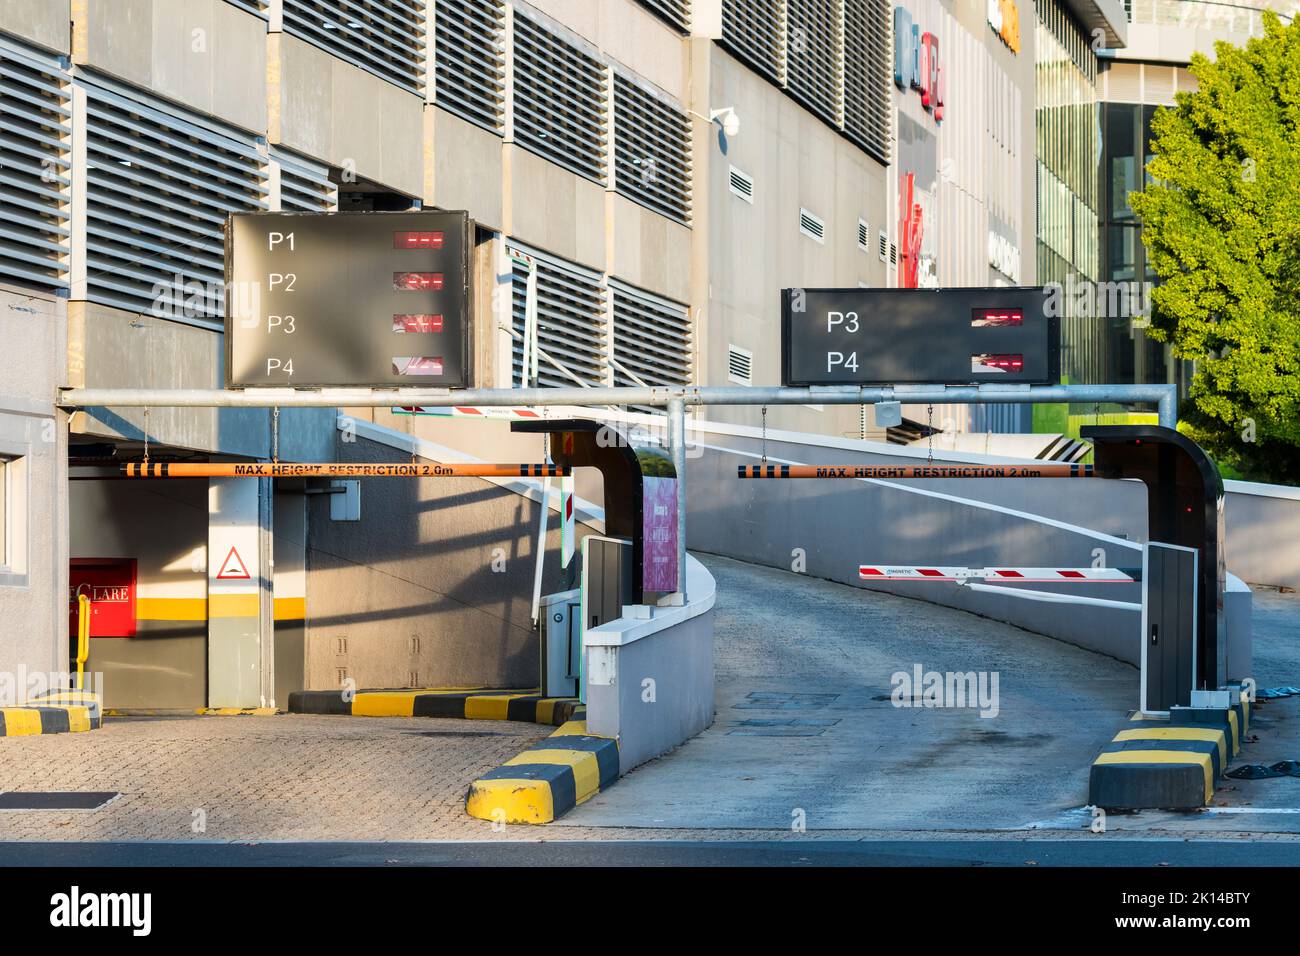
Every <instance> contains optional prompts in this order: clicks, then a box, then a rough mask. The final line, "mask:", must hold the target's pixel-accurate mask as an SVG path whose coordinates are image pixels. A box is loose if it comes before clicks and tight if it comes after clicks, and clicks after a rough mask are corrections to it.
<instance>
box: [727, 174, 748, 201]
mask: <svg viewBox="0 0 1300 956" xmlns="http://www.w3.org/2000/svg"><path fill="white" fill-rule="evenodd" d="M729 175H730V178H731V191H732V193H733V194H735V195H737V196H739V197H740V198H741V199H743V200H745V202H747V203H753V201H754V177H753V176H751V175H749V173H746V172H743V171H741V170H739V169H737V168H736V167H735V166H732V167H731V169H730V172H729Z"/></svg>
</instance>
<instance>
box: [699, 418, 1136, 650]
mask: <svg viewBox="0 0 1300 956" xmlns="http://www.w3.org/2000/svg"><path fill="white" fill-rule="evenodd" d="M710 441H711V443H714V444H726V446H727V447H728V449H730V450H723V451H712V452H709V453H707V454H705V455H703V456H701V457H699V458H694V459H690V460H689V461H688V480H689V486H688V487H689V494H688V502H689V504H690V512H689V515H688V521H687V529H688V539H689V544H690V547H691V548H692V549H695V550H701V551H708V552H713V553H716V554H722V555H727V556H730V557H736V558H740V559H742V560H746V561H752V562H754V563H757V564H763V565H767V566H769V567H775V568H781V569H784V570H802V572H803V573H806V574H810V575H813V576H815V577H820V578H826V579H828V580H831V581H838V582H840V583H843V584H849V585H853V586H856V587H864V586H865V585H863V583H862V582H861V581H860V580H859V578H858V566H859V565H860V564H864V563H882V564H901V565H918V564H945V565H955V566H970V567H985V566H990V565H993V566H998V565H1002V566H1014V565H1020V566H1031V567H1033V566H1038V567H1043V566H1052V565H1057V566H1061V567H1089V566H1091V565H1093V564H1094V562H1098V563H1099V564H1101V565H1102V566H1106V567H1134V566H1138V565H1140V564H1141V549H1140V547H1138V546H1137V542H1139V541H1140V540H1142V539H1143V538H1145V505H1146V489H1145V487H1144V486H1143V485H1142V484H1141V483H1138V482H1113V481H1087V482H1084V481H1077V482H1071V481H1069V480H1061V479H1038V480H1029V479H1026V480H1023V481H1021V480H1014V481H1013V480H991V481H979V480H947V481H938V480H936V481H924V482H922V481H909V482H901V481H900V482H893V483H889V482H876V481H852V480H839V481H832V480H816V479H809V480H786V481H781V480H761V479H760V480H744V481H742V480H739V479H737V478H736V465H738V464H751V463H753V462H754V461H755V460H756V457H757V453H758V451H759V446H758V443H757V442H754V441H752V440H749V439H746V438H743V437H740V436H730V435H729V436H716V435H715V436H710ZM767 451H768V454H769V456H771V457H772V458H774V459H776V460H778V461H780V460H786V461H797V462H812V463H822V464H825V463H829V462H831V461H832V460H834V461H836V462H838V463H840V464H914V463H915V458H914V457H904V456H890V455H888V454H884V453H880V452H874V451H847V450H843V449H833V448H832V449H828V448H820V447H816V446H807V445H795V444H793V443H783V442H773V441H770V440H769V441H768V443H767ZM1093 524H1097V525H1100V526H1102V527H1106V528H1108V529H1114V530H1115V531H1120V532H1121V533H1123V534H1125V535H1126V536H1127V539H1128V540H1124V539H1120V538H1118V537H1113V536H1112V535H1110V534H1107V533H1105V532H1100V531H1097V532H1094V531H1090V530H1089V528H1088V526H1089V525H1093ZM1121 529H1122V530H1121ZM872 587H873V588H875V589H879V590H885V591H889V592H892V593H895V594H900V595H903V596H906V597H914V598H920V599H922V600H928V601H932V602H934V603H937V604H943V605H946V606H949V607H955V608H960V609H962V610H968V611H974V612H975V613H978V614H983V615H985V616H987V617H991V618H993V619H995V620H1002V621H1006V622H1008V623H1011V624H1015V625H1017V626H1020V627H1024V628H1026V629H1028V630H1032V631H1036V632H1038V633H1041V634H1046V635H1048V636H1051V637H1055V638H1058V639H1060V640H1064V641H1068V642H1069V643H1072V644H1077V645H1079V646H1082V647H1086V648H1089V649H1092V650H1097V651H1100V652H1102V653H1105V654H1108V655H1110V656H1112V657H1116V658H1118V659H1120V660H1124V661H1128V662H1130V663H1134V662H1136V660H1137V656H1138V651H1139V643H1138V635H1139V630H1140V620H1139V617H1138V615H1137V614H1136V613H1133V612H1129V611H1123V610H1114V609H1107V608H1091V607H1090V608H1088V609H1087V610H1086V613H1081V608H1079V607H1078V606H1072V605H1060V604H1045V603H1041V602H1031V601H1025V600H1017V599H1015V598H1010V597H1003V596H1000V595H987V594H983V593H979V592H972V591H969V590H968V589H966V588H962V587H959V586H957V585H955V584H947V583H922V584H909V583H907V582H891V583H889V584H880V585H873V586H872ZM1024 587H1035V586H1033V585H1025V586H1024ZM1069 593H1071V594H1079V595H1087V596H1093V597H1105V598H1110V599H1113V600H1117V601H1125V602H1138V601H1140V600H1141V592H1140V585H1136V584H1110V585H1076V586H1073V589H1072V590H1071V591H1070V592H1069Z"/></svg>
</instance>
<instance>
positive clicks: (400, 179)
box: [267, 33, 424, 197]
mask: <svg viewBox="0 0 1300 956" xmlns="http://www.w3.org/2000/svg"><path fill="white" fill-rule="evenodd" d="M268 50H269V52H268V54H267V56H268V58H269V61H268V65H269V70H270V76H271V83H270V84H269V88H268V94H269V97H270V114H269V125H270V129H269V133H268V138H269V139H270V141H271V142H272V143H277V144H282V145H284V146H288V147H290V148H292V149H296V150H298V151H300V152H303V153H306V154H307V155H308V156H315V157H317V158H319V159H323V160H325V161H327V162H328V163H329V164H330V165H332V166H338V167H342V168H344V169H345V170H347V171H349V172H351V173H352V174H354V175H356V176H359V177H361V178H364V179H368V180H371V181H373V182H375V183H378V184H380V185H382V186H387V187H389V188H390V189H393V190H396V191H397V192H402V193H406V194H407V195H410V196H412V197H416V196H419V195H421V192H422V190H423V188H424V169H423V158H424V144H423V122H424V121H423V113H424V101H423V99H422V98H421V97H420V96H418V95H417V94H415V93H408V92H407V91H405V90H402V89H399V88H398V87H396V86H394V85H393V84H391V83H388V82H386V81H384V80H381V79H380V78H379V77H377V76H374V75H373V74H371V73H368V72H366V71H365V70H363V69H361V68H360V67H355V66H353V65H352V64H350V63H347V62H346V61H344V60H340V59H338V58H337V57H334V56H331V55H330V54H328V53H326V52H325V51H324V50H321V49H319V48H318V47H315V46H312V45H311V44H310V43H307V42H305V41H303V40H299V39H298V38H297V37H294V36H290V35H288V34H286V33H272V34H271V35H270V38H269V44H268Z"/></svg>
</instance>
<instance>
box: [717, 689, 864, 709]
mask: <svg viewBox="0 0 1300 956" xmlns="http://www.w3.org/2000/svg"><path fill="white" fill-rule="evenodd" d="M839 696H840V695H839V694H782V693H775V692H772V691H754V692H753V693H752V694H748V695H746V697H745V699H744V700H742V701H741V702H740V703H739V704H733V705H732V706H733V707H734V708H735V709H736V710H818V709H820V708H822V707H826V706H829V705H830V704H833V703H835V701H836V699H837V698H838V697H839Z"/></svg>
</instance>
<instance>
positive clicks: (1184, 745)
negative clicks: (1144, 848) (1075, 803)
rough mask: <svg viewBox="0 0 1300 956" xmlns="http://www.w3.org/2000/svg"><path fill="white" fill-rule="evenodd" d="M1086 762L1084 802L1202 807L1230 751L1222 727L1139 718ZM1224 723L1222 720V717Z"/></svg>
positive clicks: (1135, 807) (1139, 807)
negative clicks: (1173, 723)
mask: <svg viewBox="0 0 1300 956" xmlns="http://www.w3.org/2000/svg"><path fill="white" fill-rule="evenodd" d="M1136 723H1140V724H1141V726H1139V727H1133V728H1130V729H1127V730H1121V731H1120V732H1119V733H1118V734H1116V735H1115V737H1114V739H1113V740H1112V741H1111V742H1110V743H1109V744H1108V745H1107V746H1106V748H1105V749H1104V750H1103V751H1102V752H1101V753H1100V754H1099V755H1098V756H1097V759H1096V760H1094V761H1093V763H1092V770H1091V773H1090V775H1089V780H1088V803H1089V804H1090V805H1092V806H1095V807H1104V808H1105V809H1108V810H1154V809H1164V810H1176V809H1194V808H1196V807H1203V806H1205V805H1206V804H1208V803H1209V802H1210V798H1211V797H1213V796H1214V784H1215V782H1216V781H1217V780H1218V779H1219V776H1220V775H1221V774H1222V773H1223V771H1224V770H1226V769H1227V766H1228V761H1229V759H1231V757H1232V756H1233V755H1234V754H1235V753H1236V748H1235V747H1234V742H1233V741H1232V739H1231V737H1230V731H1229V730H1228V728H1226V727H1215V726H1207V725H1195V726H1187V725H1183V726H1177V725H1172V724H1171V723H1169V722H1167V721H1158V720H1141V721H1136ZM1225 723H1226V721H1225Z"/></svg>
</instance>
